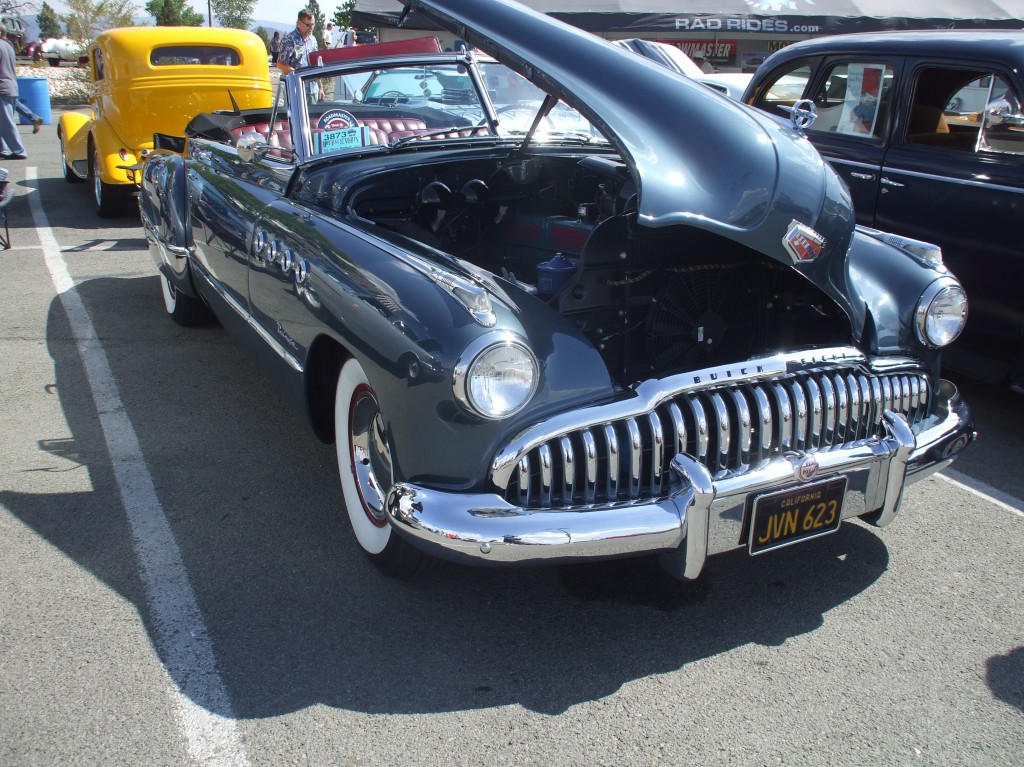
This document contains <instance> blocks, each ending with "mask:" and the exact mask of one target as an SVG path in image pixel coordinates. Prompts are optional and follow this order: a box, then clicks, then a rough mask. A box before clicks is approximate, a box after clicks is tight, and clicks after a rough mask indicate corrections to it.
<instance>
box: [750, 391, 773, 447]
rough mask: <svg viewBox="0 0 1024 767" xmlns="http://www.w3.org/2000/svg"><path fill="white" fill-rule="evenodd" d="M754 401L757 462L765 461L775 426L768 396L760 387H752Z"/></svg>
mask: <svg viewBox="0 0 1024 767" xmlns="http://www.w3.org/2000/svg"><path fill="white" fill-rule="evenodd" d="M754 401H755V402H756V403H757V414H758V419H757V432H756V433H757V437H758V440H757V442H758V444H757V460H758V461H759V462H760V461H765V460H767V459H768V456H769V455H771V451H772V436H773V434H774V431H775V424H774V423H773V421H772V406H771V403H770V402H769V401H768V395H767V394H765V392H764V389H762V388H761V387H760V386H755V387H754Z"/></svg>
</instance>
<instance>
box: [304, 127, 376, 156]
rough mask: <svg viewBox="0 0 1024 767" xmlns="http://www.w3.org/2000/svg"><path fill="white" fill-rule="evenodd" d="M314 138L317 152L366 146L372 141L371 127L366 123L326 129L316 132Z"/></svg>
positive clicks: (324, 152)
mask: <svg viewBox="0 0 1024 767" xmlns="http://www.w3.org/2000/svg"><path fill="white" fill-rule="evenodd" d="M313 138H314V144H315V146H314V150H315V152H316V154H328V153H330V152H339V151H341V150H343V149H357V148H359V147H363V146H366V145H367V144H369V143H370V129H369V128H367V127H366V126H365V125H356V126H353V127H351V128H338V129H337V130H325V131H323V132H322V133H316V134H314V136H313Z"/></svg>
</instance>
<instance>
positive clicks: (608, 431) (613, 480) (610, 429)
mask: <svg viewBox="0 0 1024 767" xmlns="http://www.w3.org/2000/svg"><path fill="white" fill-rule="evenodd" d="M604 443H605V449H606V450H607V451H608V456H607V457H608V485H607V489H606V492H607V493H608V500H609V501H614V500H615V499H617V498H618V497H619V476H620V472H621V467H620V466H619V455H620V452H621V451H620V449H619V437H618V435H617V434H616V433H615V426H614V425H613V424H610V423H608V424H605V426H604Z"/></svg>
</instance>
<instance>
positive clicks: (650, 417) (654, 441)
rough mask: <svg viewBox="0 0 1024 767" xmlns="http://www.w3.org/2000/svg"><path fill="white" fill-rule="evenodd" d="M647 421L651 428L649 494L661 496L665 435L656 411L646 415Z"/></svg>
mask: <svg viewBox="0 0 1024 767" xmlns="http://www.w3.org/2000/svg"><path fill="white" fill-rule="evenodd" d="M647 421H648V424H649V426H650V427H651V454H650V455H651V472H650V477H649V481H650V485H651V489H650V492H651V494H652V495H661V481H662V476H663V473H664V460H665V433H664V431H663V429H662V427H661V419H660V418H659V417H658V412H657V411H656V410H652V411H651V412H650V413H648V414H647Z"/></svg>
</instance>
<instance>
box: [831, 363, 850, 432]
mask: <svg viewBox="0 0 1024 767" xmlns="http://www.w3.org/2000/svg"><path fill="white" fill-rule="evenodd" d="M832 383H834V384H835V385H836V419H837V420H836V444H837V445H841V444H843V443H845V442H847V441H848V440H852V439H853V437H852V436H848V435H849V428H848V427H849V425H850V393H849V392H848V391H847V390H846V381H844V380H843V377H842V376H841V375H838V374H837V375H836V376H835V378H833V379H832Z"/></svg>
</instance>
